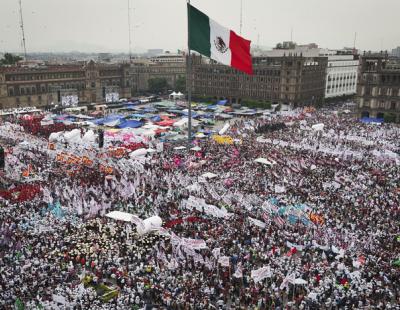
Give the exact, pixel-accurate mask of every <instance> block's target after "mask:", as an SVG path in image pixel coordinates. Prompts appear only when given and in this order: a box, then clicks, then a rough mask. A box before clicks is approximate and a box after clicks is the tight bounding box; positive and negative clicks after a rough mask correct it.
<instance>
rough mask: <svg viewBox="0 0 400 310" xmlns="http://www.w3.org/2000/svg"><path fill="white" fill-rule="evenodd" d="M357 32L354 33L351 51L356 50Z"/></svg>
mask: <svg viewBox="0 0 400 310" xmlns="http://www.w3.org/2000/svg"><path fill="white" fill-rule="evenodd" d="M356 40H357V32H355V33H354V42H353V51H355V50H356Z"/></svg>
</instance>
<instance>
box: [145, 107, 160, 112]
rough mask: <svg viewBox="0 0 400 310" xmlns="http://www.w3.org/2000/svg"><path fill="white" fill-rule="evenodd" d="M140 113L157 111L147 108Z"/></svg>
mask: <svg viewBox="0 0 400 310" xmlns="http://www.w3.org/2000/svg"><path fill="white" fill-rule="evenodd" d="M142 112H143V113H153V112H157V109H154V108H150V107H148V108H146V109H143V110H142Z"/></svg>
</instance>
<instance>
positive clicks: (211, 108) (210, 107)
mask: <svg viewBox="0 0 400 310" xmlns="http://www.w3.org/2000/svg"><path fill="white" fill-rule="evenodd" d="M216 108H217V105H216V104H212V105H209V106H207V107H206V110H215V109H216Z"/></svg>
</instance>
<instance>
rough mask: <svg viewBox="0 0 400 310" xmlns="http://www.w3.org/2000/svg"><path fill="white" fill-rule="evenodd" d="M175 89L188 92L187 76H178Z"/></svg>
mask: <svg viewBox="0 0 400 310" xmlns="http://www.w3.org/2000/svg"><path fill="white" fill-rule="evenodd" d="M175 89H176V91H180V92H182V93H183V92H186V77H184V76H182V75H180V76H178V78H177V79H176V83H175Z"/></svg>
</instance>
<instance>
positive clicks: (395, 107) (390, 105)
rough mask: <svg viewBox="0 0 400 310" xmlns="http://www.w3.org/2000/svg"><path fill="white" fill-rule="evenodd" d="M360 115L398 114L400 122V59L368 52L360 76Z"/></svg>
mask: <svg viewBox="0 0 400 310" xmlns="http://www.w3.org/2000/svg"><path fill="white" fill-rule="evenodd" d="M357 94H358V104H359V113H360V116H364V117H377V118H384V117H385V116H394V117H395V118H396V121H397V122H400V59H399V58H394V57H393V58H392V57H389V56H388V55H387V54H384V53H380V54H371V53H364V55H363V56H362V57H361V61H360V67H359V79H358V87H357Z"/></svg>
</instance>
